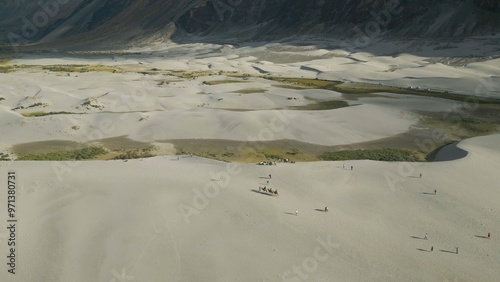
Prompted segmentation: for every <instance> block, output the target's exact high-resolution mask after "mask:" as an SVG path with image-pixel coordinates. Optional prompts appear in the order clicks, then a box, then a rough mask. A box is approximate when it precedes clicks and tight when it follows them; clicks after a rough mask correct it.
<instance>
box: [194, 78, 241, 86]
mask: <svg viewBox="0 0 500 282" xmlns="http://www.w3.org/2000/svg"><path fill="white" fill-rule="evenodd" d="M228 83H246V81H243V80H231V79H227V80H211V81H203V84H206V85H219V84H228Z"/></svg>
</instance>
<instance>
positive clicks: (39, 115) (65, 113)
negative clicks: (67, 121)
mask: <svg viewBox="0 0 500 282" xmlns="http://www.w3.org/2000/svg"><path fill="white" fill-rule="evenodd" d="M76 114H78V113H72V112H64V111H63V112H48V113H46V112H32V113H21V115H23V116H24V117H43V116H52V115H76Z"/></svg>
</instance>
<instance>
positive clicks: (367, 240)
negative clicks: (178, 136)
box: [0, 135, 500, 281]
mask: <svg viewBox="0 0 500 282" xmlns="http://www.w3.org/2000/svg"><path fill="white" fill-rule="evenodd" d="M498 144H500V135H492V136H488V137H478V138H473V139H470V140H467V141H463V142H461V143H460V144H459V145H458V147H459V148H461V149H463V150H466V151H467V152H468V155H467V156H466V157H465V158H462V159H459V160H454V161H447V162H438V163H426V164H413V163H384V162H373V161H350V162H311V163H295V164H278V165H276V166H257V165H254V164H226V163H222V162H217V161H211V160H207V159H201V158H197V157H189V156H181V157H180V159H179V160H177V159H176V158H175V157H166V156H165V157H155V158H150V159H143V160H129V161H127V162H123V161H107V162H102V161H87V162H77V163H73V164H72V165H71V167H69V165H68V164H66V163H64V162H61V163H56V162H53V163H50V162H14V163H12V162H10V163H1V164H0V170H1V173H2V177H3V178H5V175H6V173H7V171H11V170H15V171H16V172H17V174H18V179H19V188H18V206H19V208H18V212H17V213H18V217H19V218H20V220H19V222H18V226H19V227H18V233H17V234H18V239H17V240H18V243H19V252H18V255H19V257H18V262H19V265H18V268H17V272H18V273H17V274H16V276H15V279H14V280H12V279H11V278H10V279H11V280H9V281H35V280H36V281H306V280H307V281H496V280H497V278H498V276H499V275H500V273H499V270H498V267H497V265H498V262H499V261H500V256H499V252H498V251H497V250H498V249H499V248H500V243H499V241H498V238H497V234H499V232H500V230H499V227H498V222H500V216H499V213H498V207H499V206H500V191H499V189H498V183H499V179H498V173H497V172H498V170H499V169H500V165H499V164H500V151H499V150H498V149H499V148H498ZM343 164H345V165H346V168H345V169H344V168H343ZM351 165H352V166H353V167H354V169H353V170H352V171H351V170H350V166H351ZM420 173H422V175H423V176H422V178H420V177H419V174H420ZM269 174H271V175H272V178H271V179H269V176H268V175H269ZM138 175H139V176H140V177H138ZM268 180H269V181H270V183H269V184H267V183H266V181H268ZM264 185H266V186H268V187H273V188H274V189H277V190H278V191H279V196H269V195H266V194H263V193H259V192H258V188H259V186H264ZM434 189H436V190H437V194H436V195H434V192H433V191H434ZM1 196H2V198H4V197H5V196H6V195H5V190H2V195H1ZM325 206H328V208H329V211H328V212H324V211H323V209H324V207H325ZM295 211H298V214H297V215H296V214H295ZM4 212H5V211H4V210H3V209H2V213H4ZM488 232H491V234H492V238H491V239H486V238H483V236H486V235H487V234H488ZM426 233H427V234H428V240H424V239H423V237H424V236H425V234H426ZM1 234H2V242H3V241H4V240H6V239H7V237H8V236H7V234H6V231H5V230H3V231H2V232H1ZM432 246H433V252H430V251H429V250H430V248H431V247H432ZM456 247H459V253H458V254H456V253H455V248H456ZM5 267H6V266H5V264H2V266H1V268H2V269H1V273H2V277H6V276H5V274H4V273H6V271H5Z"/></svg>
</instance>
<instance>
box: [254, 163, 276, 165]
mask: <svg viewBox="0 0 500 282" xmlns="http://www.w3.org/2000/svg"><path fill="white" fill-rule="evenodd" d="M258 165H276V162H259V163H258Z"/></svg>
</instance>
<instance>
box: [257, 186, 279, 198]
mask: <svg viewBox="0 0 500 282" xmlns="http://www.w3.org/2000/svg"><path fill="white" fill-rule="evenodd" d="M259 192H264V193H267V194H269V195H274V196H279V195H280V194H279V193H278V189H275V190H273V188H266V186H264V187H260V186H259Z"/></svg>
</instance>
